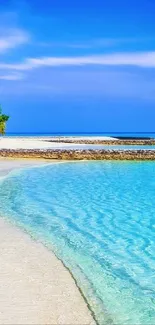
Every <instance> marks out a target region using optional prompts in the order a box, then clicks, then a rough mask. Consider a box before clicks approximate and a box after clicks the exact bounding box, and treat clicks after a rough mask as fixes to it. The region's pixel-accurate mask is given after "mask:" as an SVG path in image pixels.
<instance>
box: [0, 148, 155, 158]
mask: <svg viewBox="0 0 155 325" xmlns="http://www.w3.org/2000/svg"><path fill="white" fill-rule="evenodd" d="M0 157H1V158H30V159H31V158H35V159H51V160H53V159H54V160H155V150H49V149H47V150H38V149H28V150H27V149H20V150H14V149H1V150H0Z"/></svg>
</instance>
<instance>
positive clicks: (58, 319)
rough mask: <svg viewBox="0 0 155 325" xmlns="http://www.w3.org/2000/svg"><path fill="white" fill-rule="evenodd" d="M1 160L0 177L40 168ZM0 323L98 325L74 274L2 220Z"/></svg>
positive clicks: (19, 162)
mask: <svg viewBox="0 0 155 325" xmlns="http://www.w3.org/2000/svg"><path fill="white" fill-rule="evenodd" d="M41 163H43V164H44V163H45V162H44V161H43V162H38V161H35V160H20V159H19V160H8V159H0V175H1V176H4V174H6V173H8V172H9V171H10V170H12V169H14V168H19V167H20V168H21V167H25V166H30V165H32V164H33V165H38V164H41ZM0 324H12V325H13V324H38V325H39V324H94V320H93V318H92V316H91V313H90V311H89V309H88V307H87V304H86V302H85V301H84V298H83V297H82V295H81V294H80V291H79V290H78V288H77V286H76V284H75V282H74V280H73V278H72V276H71V274H70V273H69V271H68V270H67V269H66V268H65V267H64V266H63V264H62V263H61V261H59V260H58V259H57V258H56V257H55V255H54V254H53V253H52V252H50V251H48V249H46V248H45V247H44V246H43V245H42V244H41V243H39V242H34V241H33V240H32V239H31V238H30V237H29V236H28V235H27V234H25V233H24V232H22V231H21V230H19V229H17V228H16V227H14V226H13V225H11V224H9V223H8V222H7V221H4V220H3V218H0Z"/></svg>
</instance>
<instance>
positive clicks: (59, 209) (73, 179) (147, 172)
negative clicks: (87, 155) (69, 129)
mask: <svg viewBox="0 0 155 325" xmlns="http://www.w3.org/2000/svg"><path fill="white" fill-rule="evenodd" d="M0 198H1V200H0V214H3V215H4V216H6V217H9V218H10V219H11V220H13V221H14V222H15V223H18V224H19V225H20V226H21V227H23V228H25V229H26V230H27V231H29V232H30V233H31V234H32V235H33V236H34V237H35V238H40V239H41V240H42V241H43V242H44V243H45V244H46V245H48V247H51V248H52V249H53V250H54V252H55V253H56V255H57V256H58V257H60V258H61V259H62V260H63V262H64V263H65V265H66V266H68V267H69V269H70V270H71V272H72V273H73V275H74V277H75V279H76V281H77V283H78V285H79V286H80V288H81V289H82V291H83V293H84V295H85V296H86V298H87V300H88V302H89V304H90V307H91V309H92V310H93V312H94V313H95V316H96V319H97V320H98V322H99V323H100V324H103V323H104V324H105V323H107V324H113V323H114V324H122V325H124V324H154V320H155V276H154V270H155V253H154V247H155V204H154V200H155V162H115V161H113V162H110V161H109V162H79V163H64V164H53V165H52V164H51V165H49V166H44V167H39V168H28V169H25V170H21V171H20V172H17V173H12V174H10V176H8V177H6V178H4V179H3V180H2V181H1V183H0Z"/></svg>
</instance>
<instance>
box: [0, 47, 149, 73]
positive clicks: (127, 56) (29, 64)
mask: <svg viewBox="0 0 155 325" xmlns="http://www.w3.org/2000/svg"><path fill="white" fill-rule="evenodd" d="M80 65H81V66H82V65H102V66H136V67H143V68H155V52H139V53H137V52H136V53H113V54H104V55H96V56H94V55H92V56H79V57H41V58H27V59H26V60H24V61H23V62H21V63H13V64H7V63H0V69H3V70H12V71H16V70H18V71H25V70H33V69H37V68H40V67H56V66H80Z"/></svg>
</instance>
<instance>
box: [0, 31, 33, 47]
mask: <svg viewBox="0 0 155 325" xmlns="http://www.w3.org/2000/svg"><path fill="white" fill-rule="evenodd" d="M28 41H29V35H28V34H27V33H26V32H25V31H23V30H21V29H17V28H9V29H4V28H3V29H0V53H5V52H6V51H8V50H9V49H12V48H15V47H17V46H20V45H22V44H24V43H27V42H28Z"/></svg>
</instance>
